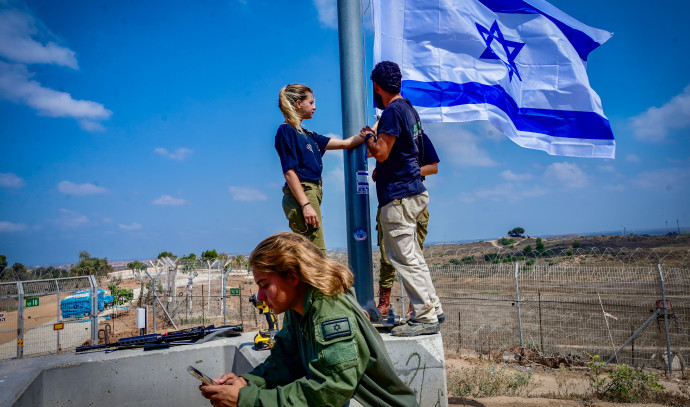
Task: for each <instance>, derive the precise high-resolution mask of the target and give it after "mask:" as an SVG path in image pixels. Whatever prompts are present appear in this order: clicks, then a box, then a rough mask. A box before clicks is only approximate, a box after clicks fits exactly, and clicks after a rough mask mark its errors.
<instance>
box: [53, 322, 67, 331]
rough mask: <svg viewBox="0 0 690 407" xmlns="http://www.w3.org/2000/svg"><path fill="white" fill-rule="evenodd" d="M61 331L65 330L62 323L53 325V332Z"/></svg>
mask: <svg viewBox="0 0 690 407" xmlns="http://www.w3.org/2000/svg"><path fill="white" fill-rule="evenodd" d="M61 329H65V323H64V322H58V323H57V324H53V331H59V330H61Z"/></svg>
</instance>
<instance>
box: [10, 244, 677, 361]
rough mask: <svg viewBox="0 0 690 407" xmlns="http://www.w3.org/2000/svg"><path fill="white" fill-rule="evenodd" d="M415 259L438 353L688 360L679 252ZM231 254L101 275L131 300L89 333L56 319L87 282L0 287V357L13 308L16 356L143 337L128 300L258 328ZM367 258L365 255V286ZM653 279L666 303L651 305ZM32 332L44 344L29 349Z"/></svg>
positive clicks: (186, 322) (535, 252)
mask: <svg viewBox="0 0 690 407" xmlns="http://www.w3.org/2000/svg"><path fill="white" fill-rule="evenodd" d="M523 246H524V245H523ZM535 246H536V245H535ZM329 256H330V257H331V258H333V259H334V260H337V261H340V262H342V263H345V264H347V254H346V253H344V252H335V251H334V252H329ZM425 256H426V259H427V263H428V264H429V265H430V271H431V275H432V279H433V281H434V284H435V287H436V290H437V293H438V295H439V297H440V298H441V301H442V303H443V306H444V311H445V313H446V322H445V323H444V324H443V325H442V335H443V340H444V345H445V347H446V351H447V352H451V353H452V352H457V351H460V350H461V349H474V350H476V351H479V352H485V353H488V352H494V351H501V350H506V349H515V350H518V351H520V352H523V353H525V352H527V353H531V355H530V357H532V358H541V359H542V360H544V361H545V363H547V364H549V363H550V364H553V365H554V366H557V365H558V364H560V363H566V364H569V363H579V362H581V361H584V360H587V358H588V356H587V354H591V355H594V354H598V355H601V356H602V359H604V360H606V359H608V358H609V357H611V356H613V355H614V354H616V352H617V351H618V350H619V349H620V348H621V347H622V346H623V344H625V343H626V342H629V343H628V344H627V346H625V348H624V349H623V350H622V351H621V352H619V353H618V354H617V355H616V358H615V359H614V360H617V361H618V362H621V363H627V364H630V365H634V366H653V367H659V368H663V367H664V364H665V363H666V362H665V358H666V350H667V343H668V347H669V348H670V349H671V351H672V352H674V354H676V355H678V356H679V357H678V358H676V360H677V362H675V363H674V366H675V367H674V369H677V368H678V366H680V365H679V364H680V363H682V362H683V361H684V360H688V358H690V354H688V353H689V351H690V349H689V348H690V327H689V326H688V322H689V320H690V315H689V314H690V268H689V267H688V266H689V265H690V253H689V252H688V251H687V250H682V249H678V248H673V247H662V248H653V249H646V248H636V249H630V248H627V247H614V248H596V247H595V248H587V249H583V248H577V247H572V246H571V247H563V248H560V249H559V248H558V247H550V248H549V249H545V248H542V247H535V248H534V249H531V248H530V247H527V248H526V249H525V248H524V247H523V248H519V249H518V250H516V249H515V248H509V247H506V248H503V247H496V245H495V243H494V244H490V243H487V242H484V243H478V244H477V245H474V246H473V245H470V246H469V247H465V248H464V249H462V250H460V249H458V248H457V247H453V246H451V245H447V246H446V245H437V246H431V247H427V248H425ZM241 258H242V259H244V262H236V261H234V260H232V259H228V260H209V261H206V260H203V261H202V260H191V261H180V260H178V259H167V260H166V259H160V260H157V261H153V262H151V264H150V265H149V267H148V269H147V270H138V271H137V270H134V271H132V270H126V271H119V272H117V273H113V274H112V275H111V281H110V282H111V283H115V284H116V285H117V286H118V287H121V288H126V289H131V290H132V291H133V299H132V300H131V302H128V303H126V304H124V305H120V306H115V307H114V308H112V309H110V310H108V309H106V311H105V313H102V314H101V316H102V318H100V322H99V325H98V327H97V328H96V327H94V326H92V325H93V324H94V323H95V322H94V321H95V318H93V317H91V318H90V317H89V316H82V317H80V318H72V319H65V318H63V317H62V316H61V314H60V311H59V305H58V304H59V303H60V302H61V301H62V300H63V299H64V298H66V297H67V296H69V295H70V294H74V293H75V292H76V291H79V290H83V289H86V290H94V289H95V288H94V287H95V285H96V283H95V280H89V278H87V277H84V278H73V279H70V278H66V279H57V280H41V281H39V282H24V283H3V284H0V343H1V344H2V346H3V348H2V351H1V352H2V353H0V359H6V358H11V357H17V355H18V354H17V352H18V350H17V349H19V347H18V346H17V344H18V339H20V338H18V336H17V332H18V329H19V328H20V327H19V326H18V322H17V321H18V320H19V319H18V314H19V313H20V312H21V310H20V308H22V307H23V309H24V310H25V317H24V318H23V319H22V320H23V321H25V322H24V324H25V327H24V333H25V335H24V338H22V339H24V346H23V347H22V348H21V349H22V351H23V354H24V355H34V354H45V353H53V352H56V351H57V349H59V348H61V349H64V350H68V349H73V348H74V347H75V346H79V345H81V344H82V342H87V341H92V342H95V341H98V342H99V343H105V342H106V341H109V342H114V341H116V340H117V339H118V338H121V337H129V336H135V335H139V334H141V333H143V332H142V330H141V329H139V328H138V327H137V324H136V316H135V315H136V312H135V310H136V308H139V307H141V308H146V309H148V313H147V314H148V321H147V330H146V333H152V332H154V331H156V332H166V331H171V330H179V329H184V328H189V327H196V326H200V325H205V326H207V325H211V324H213V325H216V326H221V325H228V324H243V325H244V327H245V330H247V331H252V330H257V329H265V328H266V322H265V317H264V316H263V315H260V314H259V312H258V310H257V309H256V308H255V307H254V306H253V305H252V304H251V303H250V302H249V298H250V296H251V295H252V294H254V293H256V286H255V284H254V281H253V278H252V275H251V273H250V272H249V271H248V268H247V264H246V257H244V256H242V257H241ZM378 264H379V263H378V253H377V252H374V265H375V270H374V281H375V284H377V282H378ZM659 264H660V265H661V266H660V267H659ZM662 276H663V278H664V283H665V284H664V285H665V296H666V300H667V302H666V303H664V302H663V301H661V300H662V299H663V297H664V292H663V291H662V287H661V278H662ZM89 281H91V282H89ZM18 284H19V285H18ZM40 284H43V285H40ZM46 284H47V285H46ZM70 284H71V285H70ZM44 285H45V286H44ZM19 287H21V290H20V288H19ZM375 289H378V287H375ZM20 291H22V294H21V295H23V296H20ZM403 293H404V290H403V289H402V287H401V285H400V284H399V283H396V284H395V285H394V288H393V295H392V297H391V300H392V305H393V307H394V308H395V312H396V313H397V314H398V315H400V314H404V311H405V308H406V305H407V301H406V299H405V298H404V294H403ZM31 297H40V298H39V304H40V307H36V308H34V307H27V305H30V304H27V298H31ZM20 304H22V307H20V306H19V305H20ZM664 304H666V306H665V307H664ZM664 308H666V309H665V310H664ZM38 309H42V310H43V312H42V313H41V315H40V316H39V315H37V314H36V315H34V312H35V310H38ZM664 311H665V313H666V318H664ZM105 315H107V316H105ZM104 316H105V318H108V319H104V318H103V317H104ZM154 316H155V317H154ZM27 321H28V322H27ZM85 321H86V322H85ZM666 321H668V327H669V329H668V335H667V334H666ZM57 322H64V323H65V326H64V329H63V330H61V331H53V328H54V327H53V324H54V323H57ZM88 322H91V323H88ZM68 327H69V329H68ZM643 327H644V329H641V328H643ZM39 328H40V329H39ZM638 330H639V331H640V332H637V331H638ZM68 332H70V333H69V334H68ZM633 335H634V338H633V339H632V340H629V339H630V338H632V337H633ZM68 336H69V338H70V339H69V340H68V339H67V337H68ZM29 337H31V338H29ZM33 337H36V338H40V339H36V343H45V345H38V344H37V345H29V343H34V339H33ZM667 338H668V342H667ZM30 349H31V350H30ZM34 349H35V350H34ZM678 360H680V362H678Z"/></svg>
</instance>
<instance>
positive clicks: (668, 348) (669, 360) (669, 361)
mask: <svg viewBox="0 0 690 407" xmlns="http://www.w3.org/2000/svg"><path fill="white" fill-rule="evenodd" d="M659 277H660V278H661V300H662V301H663V302H662V307H663V308H664V326H665V328H666V361H667V365H668V373H669V374H672V373H673V367H672V366H673V354H672V353H671V340H670V338H669V333H668V308H667V307H666V285H665V284H664V273H663V272H662V271H661V264H659Z"/></svg>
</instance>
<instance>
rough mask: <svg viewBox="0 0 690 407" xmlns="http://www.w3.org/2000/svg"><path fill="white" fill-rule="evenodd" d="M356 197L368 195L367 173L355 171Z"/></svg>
mask: <svg viewBox="0 0 690 407" xmlns="http://www.w3.org/2000/svg"><path fill="white" fill-rule="evenodd" d="M357 195H369V172H368V171H357Z"/></svg>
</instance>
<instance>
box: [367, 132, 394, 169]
mask: <svg viewBox="0 0 690 407" xmlns="http://www.w3.org/2000/svg"><path fill="white" fill-rule="evenodd" d="M362 133H363V134H365V135H366V133H369V134H372V132H371V129H369V128H368V127H365V128H364V129H362ZM366 143H367V152H368V153H369V155H370V156H371V157H374V158H375V159H376V161H378V162H384V161H386V159H388V155H389V154H390V153H391V149H392V148H393V144H394V143H395V136H391V135H390V134H387V133H379V134H378V138H377V137H370V138H369V140H368V141H367V142H366Z"/></svg>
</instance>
